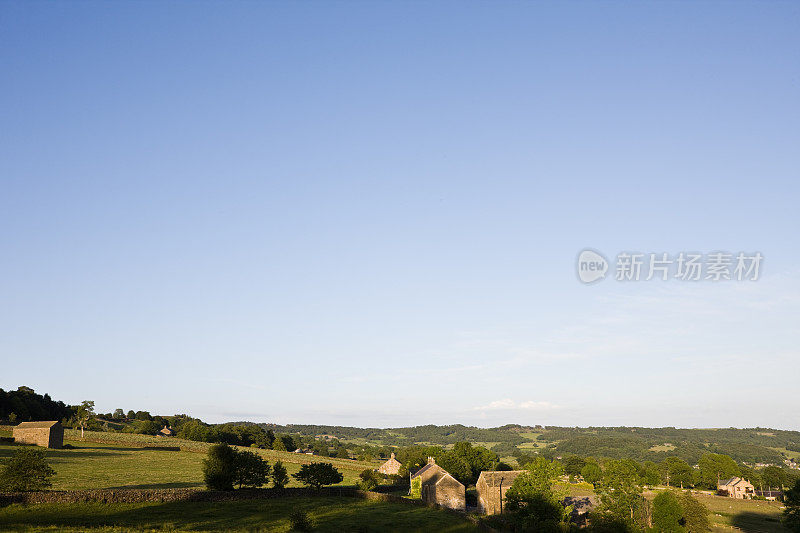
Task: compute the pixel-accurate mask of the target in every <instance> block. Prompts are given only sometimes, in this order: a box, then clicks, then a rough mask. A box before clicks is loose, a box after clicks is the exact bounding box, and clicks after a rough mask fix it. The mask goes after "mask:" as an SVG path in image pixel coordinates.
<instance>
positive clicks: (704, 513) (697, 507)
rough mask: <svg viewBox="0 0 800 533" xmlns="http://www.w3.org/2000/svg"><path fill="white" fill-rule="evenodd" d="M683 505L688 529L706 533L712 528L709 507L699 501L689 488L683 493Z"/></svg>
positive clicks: (694, 532) (685, 524) (690, 531)
mask: <svg viewBox="0 0 800 533" xmlns="http://www.w3.org/2000/svg"><path fill="white" fill-rule="evenodd" d="M681 507H682V508H683V526H684V527H685V528H686V531H688V532H689V533H705V532H706V531H710V530H711V521H710V520H709V519H708V509H707V508H706V506H705V505H703V504H702V503H700V502H699V501H697V500H696V499H695V498H694V497H693V496H692V494H691V493H690V492H689V491H688V490H687V491H686V492H684V493H683V494H681Z"/></svg>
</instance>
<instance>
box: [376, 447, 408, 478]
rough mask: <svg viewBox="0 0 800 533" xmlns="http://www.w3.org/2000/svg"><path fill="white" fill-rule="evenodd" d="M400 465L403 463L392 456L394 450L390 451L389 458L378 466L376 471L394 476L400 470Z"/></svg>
mask: <svg viewBox="0 0 800 533" xmlns="http://www.w3.org/2000/svg"><path fill="white" fill-rule="evenodd" d="M401 466H403V465H402V464H401V463H400V461H398V460H397V459H395V458H394V452H392V455H391V456H390V457H389V460H388V461H386V462H385V463H383V464H382V465H381V466H380V467H378V473H379V474H385V475H387V476H394V475H397V474H398V473H399V472H400V467H401Z"/></svg>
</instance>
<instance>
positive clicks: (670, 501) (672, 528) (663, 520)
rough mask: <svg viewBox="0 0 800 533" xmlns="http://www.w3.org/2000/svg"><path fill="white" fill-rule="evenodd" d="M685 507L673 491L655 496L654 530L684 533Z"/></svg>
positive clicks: (661, 532)
mask: <svg viewBox="0 0 800 533" xmlns="http://www.w3.org/2000/svg"><path fill="white" fill-rule="evenodd" d="M685 531H686V528H684V527H683V507H682V506H681V502H680V501H679V500H678V497H677V496H675V494H674V493H673V492H672V491H665V492H661V493H659V494H658V495H657V496H656V497H655V498H653V532H654V533H684V532H685Z"/></svg>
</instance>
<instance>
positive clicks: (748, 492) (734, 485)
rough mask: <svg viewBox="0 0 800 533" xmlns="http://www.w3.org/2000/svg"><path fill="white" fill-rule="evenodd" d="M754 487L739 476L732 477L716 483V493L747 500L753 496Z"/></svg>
mask: <svg viewBox="0 0 800 533" xmlns="http://www.w3.org/2000/svg"><path fill="white" fill-rule="evenodd" d="M755 490H756V488H755V487H754V486H753V485H752V483H750V482H749V481H746V480H744V479H742V478H740V477H732V478H730V479H726V480H723V481H720V482H719V483H717V494H719V495H720V496H727V497H729V498H736V499H737V500H749V499H751V498H752V497H753V496H755Z"/></svg>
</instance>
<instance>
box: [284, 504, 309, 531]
mask: <svg viewBox="0 0 800 533" xmlns="http://www.w3.org/2000/svg"><path fill="white" fill-rule="evenodd" d="M289 526H290V528H291V530H292V531H311V530H312V529H314V523H313V522H312V521H311V517H309V516H308V513H306V512H305V511H302V510H300V509H298V510H296V511H292V514H290V515H289Z"/></svg>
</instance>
